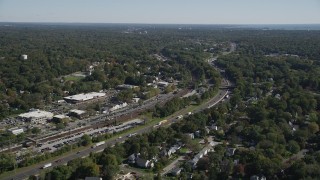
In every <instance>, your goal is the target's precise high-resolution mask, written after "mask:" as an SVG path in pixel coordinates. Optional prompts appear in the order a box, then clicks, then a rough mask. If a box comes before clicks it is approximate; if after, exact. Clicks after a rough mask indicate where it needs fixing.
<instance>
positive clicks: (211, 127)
mask: <svg viewBox="0 0 320 180" xmlns="http://www.w3.org/2000/svg"><path fill="white" fill-rule="evenodd" d="M209 128H210V129H211V130H213V131H218V126H216V125H211V126H210V127H209Z"/></svg>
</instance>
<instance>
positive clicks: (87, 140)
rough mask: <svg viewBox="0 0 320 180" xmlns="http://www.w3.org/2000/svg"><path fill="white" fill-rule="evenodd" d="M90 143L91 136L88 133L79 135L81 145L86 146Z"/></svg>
mask: <svg viewBox="0 0 320 180" xmlns="http://www.w3.org/2000/svg"><path fill="white" fill-rule="evenodd" d="M91 143H92V140H91V137H90V136H89V135H88V134H84V135H83V136H82V137H81V145H82V146H88V145H90V144H91Z"/></svg>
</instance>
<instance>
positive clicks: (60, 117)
mask: <svg viewBox="0 0 320 180" xmlns="http://www.w3.org/2000/svg"><path fill="white" fill-rule="evenodd" d="M63 119H70V117H69V116H66V115H63V114H59V115H55V116H53V118H52V121H56V122H57V121H62V120H63Z"/></svg>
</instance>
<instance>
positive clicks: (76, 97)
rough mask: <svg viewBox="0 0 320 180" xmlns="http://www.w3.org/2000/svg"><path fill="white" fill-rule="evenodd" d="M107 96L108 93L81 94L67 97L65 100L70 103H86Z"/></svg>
mask: <svg viewBox="0 0 320 180" xmlns="http://www.w3.org/2000/svg"><path fill="white" fill-rule="evenodd" d="M104 96H106V93H100V92H90V93H86V94H85V93H81V94H76V95H73V96H67V97H64V98H63V99H64V100H65V101H66V102H68V103H80V102H84V101H89V100H93V99H98V98H101V97H104Z"/></svg>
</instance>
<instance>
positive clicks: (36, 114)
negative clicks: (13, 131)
mask: <svg viewBox="0 0 320 180" xmlns="http://www.w3.org/2000/svg"><path fill="white" fill-rule="evenodd" d="M19 117H21V118H42V117H47V118H52V117H53V113H51V112H47V111H41V110H39V109H37V110H35V111H31V112H27V113H23V114H20V115H19Z"/></svg>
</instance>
